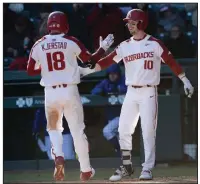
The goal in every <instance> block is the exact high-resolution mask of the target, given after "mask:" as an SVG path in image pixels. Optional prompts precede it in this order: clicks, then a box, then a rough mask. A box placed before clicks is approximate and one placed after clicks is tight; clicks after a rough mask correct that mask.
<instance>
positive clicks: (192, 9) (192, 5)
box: [185, 3, 198, 27]
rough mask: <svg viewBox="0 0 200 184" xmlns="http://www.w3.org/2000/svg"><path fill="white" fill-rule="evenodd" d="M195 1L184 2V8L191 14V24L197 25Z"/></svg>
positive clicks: (196, 5)
mask: <svg viewBox="0 0 200 184" xmlns="http://www.w3.org/2000/svg"><path fill="white" fill-rule="evenodd" d="M197 8H198V4H197V3H186V4H185V9H186V11H187V12H188V13H191V14H192V25H193V26H195V27H197Z"/></svg>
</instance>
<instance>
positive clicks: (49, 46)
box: [41, 42, 67, 51]
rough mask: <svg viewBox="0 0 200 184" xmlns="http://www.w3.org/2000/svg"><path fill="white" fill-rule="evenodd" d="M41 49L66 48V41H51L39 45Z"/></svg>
mask: <svg viewBox="0 0 200 184" xmlns="http://www.w3.org/2000/svg"><path fill="white" fill-rule="evenodd" d="M41 46H42V50H43V51H44V50H49V49H66V48H67V43H66V42H51V43H46V44H43V45H41Z"/></svg>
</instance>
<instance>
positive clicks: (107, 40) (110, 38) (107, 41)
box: [99, 34, 114, 51]
mask: <svg viewBox="0 0 200 184" xmlns="http://www.w3.org/2000/svg"><path fill="white" fill-rule="evenodd" d="M113 42H114V36H113V34H109V35H108V36H107V37H106V38H105V39H104V40H103V38H102V36H100V37H99V47H101V48H103V49H104V50H105V51H107V50H108V48H109V47H110V46H111V45H112V44H113Z"/></svg>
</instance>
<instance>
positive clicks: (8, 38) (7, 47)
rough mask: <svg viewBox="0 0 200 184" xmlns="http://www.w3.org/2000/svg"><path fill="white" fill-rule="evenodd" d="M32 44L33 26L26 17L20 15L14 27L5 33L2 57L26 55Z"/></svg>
mask: <svg viewBox="0 0 200 184" xmlns="http://www.w3.org/2000/svg"><path fill="white" fill-rule="evenodd" d="M32 44H33V27H32V25H31V22H30V21H29V20H28V18H27V17H24V16H20V17H18V18H17V20H16V22H15V29H14V30H12V31H11V32H9V33H7V34H5V37H4V57H13V58H16V57H21V56H26V55H27V54H28V52H29V50H30V48H31V46H32Z"/></svg>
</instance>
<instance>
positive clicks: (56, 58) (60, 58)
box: [46, 52, 65, 72]
mask: <svg viewBox="0 0 200 184" xmlns="http://www.w3.org/2000/svg"><path fill="white" fill-rule="evenodd" d="M46 56H47V64H48V70H49V71H50V72H51V71H53V70H64V69H65V61H64V59H65V56H64V53H63V52H53V53H51V52H49V53H46Z"/></svg>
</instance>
